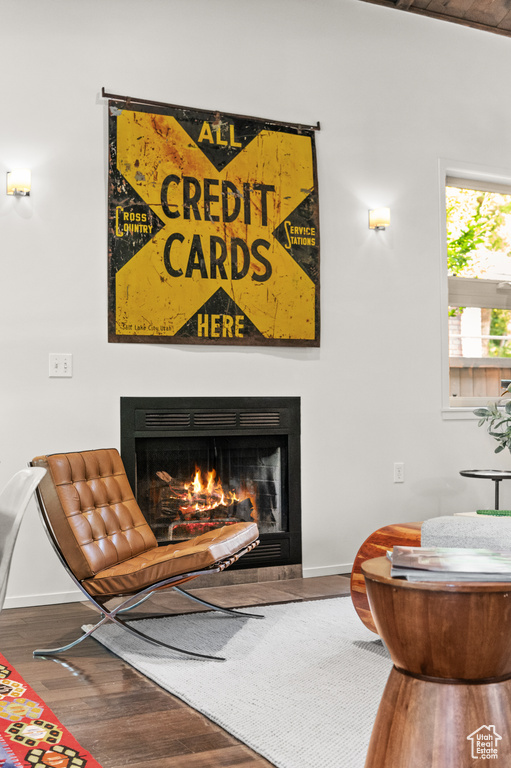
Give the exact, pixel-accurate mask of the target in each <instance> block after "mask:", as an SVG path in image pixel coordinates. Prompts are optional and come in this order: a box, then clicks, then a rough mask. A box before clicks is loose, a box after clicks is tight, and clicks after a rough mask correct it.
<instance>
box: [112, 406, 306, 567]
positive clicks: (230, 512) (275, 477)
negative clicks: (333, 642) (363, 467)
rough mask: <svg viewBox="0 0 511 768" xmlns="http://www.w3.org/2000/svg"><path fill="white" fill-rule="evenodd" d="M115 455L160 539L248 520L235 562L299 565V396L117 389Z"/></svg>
mask: <svg viewBox="0 0 511 768" xmlns="http://www.w3.org/2000/svg"><path fill="white" fill-rule="evenodd" d="M121 455H122V458H123V461H124V465H125V467H126V472H127V474H128V478H129V480H130V482H131V484H132V488H133V489H134V492H135V495H136V497H137V501H138V503H139V505H140V507H141V509H142V511H143V512H144V514H145V516H146V518H147V521H148V522H149V525H150V526H151V528H152V530H153V531H154V533H155V535H156V538H157V540H158V542H159V543H161V544H164V543H165V544H166V543H177V542H180V541H185V540H186V539H190V538H193V537H194V536H198V535H200V534H202V533H205V532H207V531H210V530H213V529H215V528H219V527H221V526H224V525H231V524H233V523H236V522H240V521H249V522H250V521H254V522H257V524H258V527H259V532H260V539H261V544H260V545H259V547H257V548H256V549H254V550H253V551H252V552H250V553H248V554H247V555H245V557H243V558H242V559H241V560H240V561H239V562H238V563H237V564H236V567H238V568H249V567H252V568H253V567H260V566H261V567H262V566H269V565H293V564H299V563H301V505H300V398H298V397H286V398H282V397H248V398H239V397H228V398H226V397H207V398H176V397H156V398H152V397H123V398H121Z"/></svg>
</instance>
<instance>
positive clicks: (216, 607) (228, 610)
mask: <svg viewBox="0 0 511 768" xmlns="http://www.w3.org/2000/svg"><path fill="white" fill-rule="evenodd" d="M174 589H175V590H176V592H179V593H180V594H181V595H185V597H189V598H190V600H195V602H196V603H200V604H201V605H204V606H206V608H211V609H212V610H213V611H220V613H226V614H227V615H228V616H238V617H239V618H241V619H264V616H262V615H261V614H260V613H242V612H241V611H235V610H233V609H232V608H222V606H220V605H215V603H208V601H207V600H202V599H201V598H200V597H195V595H191V594H190V593H189V592H187V591H186V590H185V589H181V587H174Z"/></svg>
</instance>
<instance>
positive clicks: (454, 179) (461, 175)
mask: <svg viewBox="0 0 511 768" xmlns="http://www.w3.org/2000/svg"><path fill="white" fill-rule="evenodd" d="M439 184H440V195H439V202H440V238H441V247H440V253H441V297H440V298H441V333H442V339H441V352H442V409H441V410H442V417H443V418H444V419H476V418H477V417H476V416H474V414H473V410H474V408H477V407H480V406H484V405H486V404H487V403H489V402H496V401H497V400H499V398H498V397H493V398H491V397H456V398H451V397H450V396H449V327H448V322H449V320H448V312H447V308H448V307H449V306H453V305H450V304H449V288H451V290H452V294H451V295H453V294H455V295H457V298H458V300H459V301H461V300H462V296H463V295H465V296H467V290H466V289H469V291H468V295H469V296H471V304H470V306H477V304H474V303H473V302H474V300H475V301H477V295H479V296H480V295H481V292H484V293H486V295H488V292H489V295H490V296H492V297H495V299H496V301H498V302H500V301H502V302H503V305H502V308H503V309H511V284H510V285H509V287H508V286H503V285H502V284H501V283H502V282H503V281H497V280H492V281H490V280H489V281H485V282H484V283H481V281H476V280H473V282H478V283H480V285H479V286H474V285H473V284H467V283H466V281H468V280H470V281H471V283H472V279H471V278H449V275H448V270H447V220H446V187H447V186H451V187H453V186H454V187H460V188H462V189H473V190H475V191H481V192H497V193H500V194H506V195H511V169H502V168H499V169H497V168H491V167H486V166H481V165H474V164H470V163H459V162H455V161H448V160H440V161H439ZM460 281H463V282H464V283H465V286H462V285H461V283H460ZM510 282H511V281H510ZM490 283H491V285H489V284H490ZM499 284H500V285H499ZM475 288H476V289H477V290H475V291H474V289H475ZM462 289H463V290H462ZM492 300H493V298H492ZM459 306H467V304H463V303H461V304H459ZM495 307H496V308H499V307H500V304H497V305H495ZM491 359H500V358H491ZM501 360H503V361H509V363H508V364H509V368H510V376H509V378H510V379H511V358H501ZM501 367H503V368H505V367H507V364H506V363H504V365H502V366H501ZM453 400H455V401H456V403H455V404H453Z"/></svg>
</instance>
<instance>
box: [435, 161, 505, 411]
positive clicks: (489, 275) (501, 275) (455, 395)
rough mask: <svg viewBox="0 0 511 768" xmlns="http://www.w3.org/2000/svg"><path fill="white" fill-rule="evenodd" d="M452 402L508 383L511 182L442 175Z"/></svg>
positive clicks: (490, 393)
mask: <svg viewBox="0 0 511 768" xmlns="http://www.w3.org/2000/svg"><path fill="white" fill-rule="evenodd" d="M446 219H447V270H448V337H449V404H450V406H451V407H459V406H477V405H480V404H481V403H484V404H486V403H487V402H489V401H490V400H496V399H498V398H499V397H500V396H501V394H502V391H503V390H504V389H505V388H506V387H507V385H508V383H509V382H510V381H511V185H504V184H493V183H489V182H488V183H487V182H483V181H480V180H479V181H469V180H467V179H464V178H456V177H454V176H447V179H446Z"/></svg>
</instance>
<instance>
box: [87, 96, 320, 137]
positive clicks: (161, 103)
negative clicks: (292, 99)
mask: <svg viewBox="0 0 511 768" xmlns="http://www.w3.org/2000/svg"><path fill="white" fill-rule="evenodd" d="M101 96H102V97H103V98H105V99H115V101H124V102H125V104H126V106H127V107H129V106H130V105H132V104H148V105H149V106H151V107H170V108H171V109H193V107H183V106H180V105H179V104H167V102H165V101H153V100H152V99H138V98H135V97H134V96H119V95H118V94H116V93H107V92H106V91H105V88H104V87H103V88H102V89H101ZM196 111H197V112H212V111H213V110H211V109H197V110H196ZM220 114H222V115H225V117H235V118H239V119H241V120H260V121H261V122H263V123H270V124H271V125H282V126H284V127H285V128H297V129H298V130H302V131H319V130H321V129H320V125H319V121H318V122H317V123H316V125H302V124H301V123H286V122H285V121H283V120H266V119H265V118H262V117H251V116H249V115H235V114H234V113H233V112H221V113H220Z"/></svg>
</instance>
